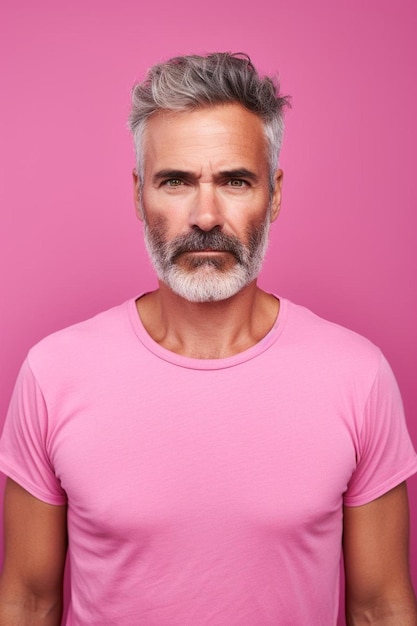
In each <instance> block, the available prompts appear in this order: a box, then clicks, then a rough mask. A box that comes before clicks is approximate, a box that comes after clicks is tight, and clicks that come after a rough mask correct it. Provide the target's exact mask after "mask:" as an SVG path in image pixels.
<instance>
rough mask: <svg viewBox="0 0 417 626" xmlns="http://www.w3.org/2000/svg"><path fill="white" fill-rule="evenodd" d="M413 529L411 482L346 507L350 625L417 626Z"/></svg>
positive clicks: (345, 551)
mask: <svg viewBox="0 0 417 626" xmlns="http://www.w3.org/2000/svg"><path fill="white" fill-rule="evenodd" d="M408 532H409V521H408V499H407V490H406V485H405V483H402V484H400V485H398V487H395V488H394V489H392V490H391V491H389V492H388V493H386V494H385V495H383V496H381V497H380V498H377V499H376V500H374V501H373V502H370V503H369V504H365V505H363V506H358V507H345V509H344V530H343V551H344V563H345V574H346V616H347V624H348V625H349V626H360V625H361V624H379V625H380V626H417V609H416V601H415V597H414V593H413V590H412V586H411V581H410V575H409V565H408Z"/></svg>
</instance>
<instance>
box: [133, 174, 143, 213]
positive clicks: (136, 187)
mask: <svg viewBox="0 0 417 626" xmlns="http://www.w3.org/2000/svg"><path fill="white" fill-rule="evenodd" d="M132 176H133V201H134V203H135V208H136V215H137V216H138V218H139V219H140V220H143V212H142V202H141V200H140V182H139V176H138V174H137V172H136V170H135V169H134V170H133V172H132Z"/></svg>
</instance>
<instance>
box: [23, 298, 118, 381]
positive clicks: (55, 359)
mask: <svg viewBox="0 0 417 626" xmlns="http://www.w3.org/2000/svg"><path fill="white" fill-rule="evenodd" d="M129 303H130V301H127V302H124V303H123V304H121V305H118V306H115V307H112V308H111V309H108V310H106V311H102V312H100V313H98V314H96V315H94V316H93V317H90V318H88V319H86V320H83V321H80V322H77V323H76V324H72V325H71V326H67V327H66V328H62V329H60V330H57V331H55V332H53V333H51V334H50V335H47V336H46V337H44V338H43V339H41V340H40V341H39V342H38V343H37V344H35V345H34V346H33V347H32V348H31V349H30V350H29V352H28V357H27V361H28V363H29V366H30V367H31V369H32V370H33V371H34V372H35V373H37V372H40V373H41V372H43V371H45V370H46V371H50V370H51V369H52V370H53V368H54V367H57V366H58V365H59V367H60V368H61V371H62V368H63V367H64V368H65V367H66V366H68V367H70V366H73V365H74V364H76V363H79V362H80V361H81V360H82V361H86V360H87V361H88V360H90V359H91V358H93V359H94V360H97V359H100V358H104V357H105V354H106V353H108V352H109V350H110V349H111V346H112V345H113V344H114V343H117V344H120V343H121V342H122V339H123V335H124V334H126V332H127V333H129V332H130V325H129V321H128V309H129Z"/></svg>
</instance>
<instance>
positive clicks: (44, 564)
mask: <svg viewBox="0 0 417 626" xmlns="http://www.w3.org/2000/svg"><path fill="white" fill-rule="evenodd" d="M4 537H5V556H4V567H3V572H2V575H1V578H0V626H29V625H30V626H58V625H59V624H60V621H61V614H62V583H63V574H64V566H65V557H66V550H67V530H66V507H65V506H52V505H50V504H46V503H45V502H41V501H40V500H38V499H37V498H34V497H33V496H32V495H31V494H29V493H28V492H27V491H26V490H25V489H23V488H22V487H20V486H19V485H18V484H17V483H15V482H13V481H12V480H10V479H8V480H7V484H6V492H5V500H4Z"/></svg>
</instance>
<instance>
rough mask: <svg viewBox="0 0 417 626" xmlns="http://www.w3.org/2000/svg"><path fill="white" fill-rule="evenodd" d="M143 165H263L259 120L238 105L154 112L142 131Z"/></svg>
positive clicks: (264, 148)
mask: <svg viewBox="0 0 417 626" xmlns="http://www.w3.org/2000/svg"><path fill="white" fill-rule="evenodd" d="M143 148H144V160H145V168H147V166H150V167H152V165H154V164H155V165H156V164H157V166H158V167H173V166H174V165H175V166H184V167H185V166H187V165H188V166H191V165H194V166H200V167H204V166H205V165H208V164H210V166H211V167H212V168H216V167H224V166H227V167H230V166H233V167H234V166H236V167H238V166H248V165H250V166H251V167H253V166H254V164H255V163H257V164H258V167H260V168H263V167H264V166H267V141H266V137H265V132H264V126H263V122H262V120H261V119H260V118H259V117H258V116H257V115H255V114H254V113H252V112H251V111H248V110H247V109H245V108H244V107H242V106H241V105H240V104H234V103H233V104H224V105H222V104H221V105H216V106H211V107H205V108H201V109H195V110H193V111H181V112H172V111H158V112H157V113H155V114H154V115H152V116H151V117H150V118H149V120H148V122H147V125H146V128H145V133H144V144H143Z"/></svg>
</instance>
